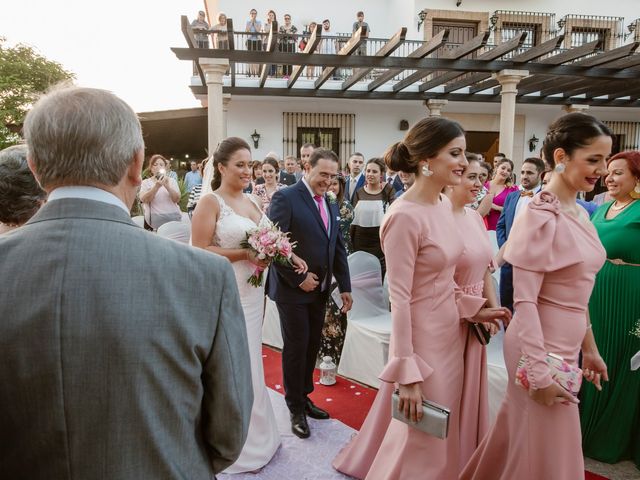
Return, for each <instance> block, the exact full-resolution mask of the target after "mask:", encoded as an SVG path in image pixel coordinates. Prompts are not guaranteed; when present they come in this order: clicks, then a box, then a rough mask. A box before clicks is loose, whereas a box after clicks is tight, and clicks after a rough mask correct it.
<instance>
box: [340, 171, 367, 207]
mask: <svg viewBox="0 0 640 480" xmlns="http://www.w3.org/2000/svg"><path fill="white" fill-rule="evenodd" d="M364 180H365V179H364V173H363V174H361V175H360V178H358V181H357V182H356V188H354V189H353V194H351V195H350V196H349V188H350V187H349V186H350V185H351V175H347V182H346V184H345V187H344V188H345V190H344V191H345V196H348V197H349V198H348V200H349V203H353V196H354V195H355V194H356V192H357V191H358V190H360V189H361V188H362V187H364Z"/></svg>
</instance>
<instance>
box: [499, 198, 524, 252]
mask: <svg viewBox="0 0 640 480" xmlns="http://www.w3.org/2000/svg"><path fill="white" fill-rule="evenodd" d="M519 199H520V191H519V190H516V191H515V192H511V193H510V194H509V195H507V198H505V200H504V205H503V206H502V212H500V218H498V224H497V225H496V238H497V240H498V247H502V245H504V243H505V242H506V241H507V238H509V232H511V227H512V226H513V220H514V218H515V215H516V205H517V204H518V200H519Z"/></svg>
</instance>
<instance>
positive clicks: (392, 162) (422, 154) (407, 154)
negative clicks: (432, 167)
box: [384, 117, 464, 173]
mask: <svg viewBox="0 0 640 480" xmlns="http://www.w3.org/2000/svg"><path fill="white" fill-rule="evenodd" d="M463 135H464V129H463V128H462V127H461V126H460V124H459V123H457V122H454V121H453V120H449V119H446V118H444V117H429V118H424V119H422V120H420V121H419V122H418V123H416V124H415V125H414V126H413V127H412V128H411V130H409V131H408V132H407V134H406V135H405V137H404V140H402V141H401V142H397V143H395V144H393V145H391V146H390V147H389V148H388V149H387V151H386V152H385V154H384V161H385V163H386V164H387V166H388V167H389V168H390V169H391V170H393V171H394V172H398V171H401V172H406V173H418V164H419V163H420V162H421V161H423V160H427V159H429V158H433V157H435V156H436V155H438V152H440V150H442V149H443V148H444V147H445V146H447V145H448V144H449V143H450V142H451V141H452V140H454V139H455V138H458V137H461V136H463Z"/></svg>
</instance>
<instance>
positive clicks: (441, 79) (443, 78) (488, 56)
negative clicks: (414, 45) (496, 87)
mask: <svg viewBox="0 0 640 480" xmlns="http://www.w3.org/2000/svg"><path fill="white" fill-rule="evenodd" d="M526 38H527V32H520V33H519V34H518V35H515V36H514V37H513V38H512V39H511V40H509V41H508V42H504V43H501V44H500V45H498V46H497V47H496V48H492V49H491V50H489V51H487V52H484V53H482V54H480V55H478V58H477V59H476V60H495V59H497V58H500V57H501V56H503V55H506V54H507V53H509V52H513V51H514V50H515V49H516V48H520V46H521V45H522V43H523V42H524V41H525V39H526ZM462 75H464V73H460V72H447V73H445V74H443V75H439V76H437V77H436V78H434V79H432V80H429V81H426V82H424V83H423V84H422V85H420V87H418V90H420V91H421V92H426V91H427V90H431V89H432V88H434V87H437V86H438V85H442V84H443V83H446V82H448V81H450V80H455V79H456V78H458V77H460V76H462Z"/></svg>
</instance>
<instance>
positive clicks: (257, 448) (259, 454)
mask: <svg viewBox="0 0 640 480" xmlns="http://www.w3.org/2000/svg"><path fill="white" fill-rule="evenodd" d="M212 194H213V195H215V197H216V198H217V199H218V202H219V203H220V216H219V218H218V223H217V225H216V234H215V237H214V242H215V244H216V245H218V246H219V247H222V248H240V244H241V242H242V241H243V240H245V239H246V237H247V231H248V230H250V229H252V228H255V227H256V224H255V223H254V222H253V220H251V219H250V218H247V217H243V216H241V215H238V214H237V213H235V212H234V211H233V210H232V209H231V207H229V206H228V205H227V204H226V203H225V201H224V199H223V198H222V197H221V196H220V195H218V194H216V193H212ZM248 197H249V198H250V199H251V201H252V202H253V203H254V204H255V205H256V209H257V210H258V211H259V212H260V214H261V215H262V217H261V219H260V225H266V224H269V223H270V220H269V219H268V218H267V217H266V215H264V214H263V213H262V210H261V209H260V207H259V205H258V204H257V203H256V202H255V200H254V199H253V197H252V196H250V195H248ZM231 265H232V266H233V270H234V272H235V275H236V281H237V282H238V290H239V291H240V302H241V303H242V310H243V311H244V319H245V322H246V325H247V339H248V340H249V357H250V359H251V379H252V383H253V408H252V409H251V420H250V422H249V433H248V435H247V441H246V443H245V444H244V447H243V448H242V452H241V453H240V457H238V460H236V462H235V463H234V464H233V465H231V466H230V467H229V468H227V469H226V470H225V471H224V473H241V472H251V471H254V470H258V469H260V468H262V467H264V466H265V465H266V464H267V463H269V461H270V460H271V458H272V457H273V455H274V454H275V453H276V450H277V449H278V447H279V446H280V433H279V432H278V425H277V423H276V417H275V414H274V413H273V408H272V406H271V400H270V399H269V393H268V391H267V387H266V385H265V383H264V369H263V366H262V319H263V316H264V280H266V274H267V272H266V271H265V272H264V274H263V286H261V287H258V288H256V287H253V286H251V285H250V284H249V283H247V280H248V279H249V277H250V276H251V275H252V274H253V272H254V270H255V266H254V265H253V264H252V263H251V262H247V261H239V262H233V263H232V264H231Z"/></svg>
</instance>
